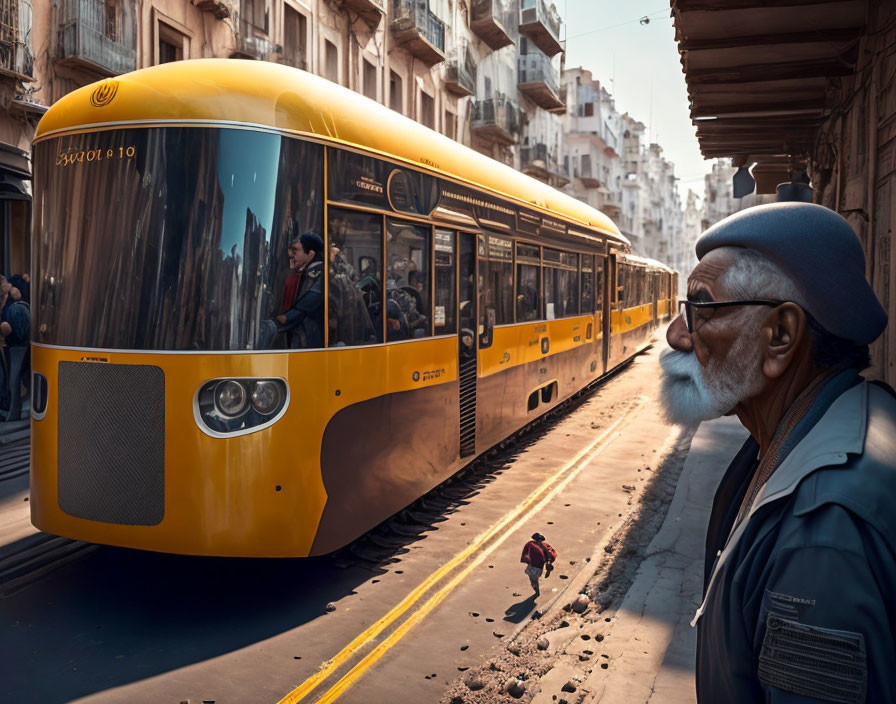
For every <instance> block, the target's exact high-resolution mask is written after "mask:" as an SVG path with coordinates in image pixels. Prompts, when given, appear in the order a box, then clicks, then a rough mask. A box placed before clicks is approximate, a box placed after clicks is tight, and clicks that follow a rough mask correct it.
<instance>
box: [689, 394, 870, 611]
mask: <svg viewBox="0 0 896 704" xmlns="http://www.w3.org/2000/svg"><path fill="white" fill-rule="evenodd" d="M867 425H868V383H867V382H863V383H860V384H857V385H855V386H853V387H852V388H850V389H847V390H846V391H844V392H843V393H842V394H840V396H838V397H837V399H836V400H835V401H834V402H833V403H832V404H831V405H830V407H829V408H828V410H827V412H826V413H825V414H824V415H823V416H822V417H821V418H820V419H819V421H818V422H817V423H816V424H815V426H814V427H813V428H812V429H811V430H810V431H809V432H808V433H807V434H806V437H804V438H803V439H802V440H801V441H800V442H799V443H798V444H797V446H796V447H794V448H793V450H792V451H791V452H790V454H789V455H787V457H786V458H785V460H784V461H783V462H782V463H781V465H780V466H779V467H778V468H777V469H776V470H775V471H774V473H773V474H772V476H771V477H769V480H768V481H767V482H766V483H765V485H764V486H763V487H762V489H760V490H759V493H758V494H757V495H756V500H755V501H754V502H753V507H752V508H751V509H750V513H749V514H748V515H747V517H746V518H745V519H744V520H742V521H741V522H740V523H737V524H735V526H734V528H733V529H732V533H731V535H730V536H729V537H728V542H727V543H726V545H725V549H724V550H722V551H721V553H720V554H719V557H718V559H717V560H716V564H715V567H714V568H713V571H712V574H711V575H710V577H709V582H708V584H707V587H706V594H704V597H703V603H702V604H701V605H700V608H699V609H697V613H696V614H695V615H694V619H693V620H692V621H691V626H692V627H693V626H696V625H697V621H698V620H699V619H700V617H701V616H702V615H703V611H704V610H705V608H706V604H707V602H708V601H709V595H710V592H712V589H713V585H714V583H715V581H716V577H717V576H718V573H719V571H720V570H721V568H722V566H723V565H724V564H725V563H726V562H727V561H728V558H729V557H730V556H731V553H732V552H734V548H735V547H736V546H737V544H738V542H739V541H740V538H741V537H742V536H743V534H744V532H745V529H746V526H747V524H748V523H749V522H750V519H751V518H752V517H753V515H754V514H755V513H756V511H758V510H759V509H760V508H761V507H762V506H765V505H766V504H770V503H772V502H773V501H777V500H779V499H782V498H785V497H787V496H790V495H791V494H792V493H793V492H794V491H796V488H797V487H798V486H799V484H800V482H801V481H803V479H805V478H806V477H808V476H809V475H810V474H812V472H814V471H815V470H817V469H819V468H820V467H834V466H838V465H842V464H845V463H846V460H847V455H848V454H850V453H852V454H860V453H861V452H862V451H863V450H864V448H865V431H866V429H867Z"/></svg>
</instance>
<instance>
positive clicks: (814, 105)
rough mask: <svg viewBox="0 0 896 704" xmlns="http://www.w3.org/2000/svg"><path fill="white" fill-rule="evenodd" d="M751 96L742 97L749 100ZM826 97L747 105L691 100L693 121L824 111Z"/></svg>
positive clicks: (746, 103) (750, 103)
mask: <svg viewBox="0 0 896 704" xmlns="http://www.w3.org/2000/svg"><path fill="white" fill-rule="evenodd" d="M749 97H750V96H749V95H745V96H742V98H745V99H747V100H749ZM825 103H826V97H825V96H823V95H822V96H821V97H819V98H813V99H812V100H796V101H780V102H772V101H761V102H759V101H756V102H753V101H749V102H745V103H725V102H721V101H707V102H706V103H698V102H697V101H696V100H691V119H693V118H695V117H715V116H719V115H725V114H729V115H730V114H732V113H737V114H740V115H742V114H745V113H746V114H749V113H759V112H772V111H774V112H776V113H782V112H805V111H807V110H818V111H821V110H823V109H824V107H825Z"/></svg>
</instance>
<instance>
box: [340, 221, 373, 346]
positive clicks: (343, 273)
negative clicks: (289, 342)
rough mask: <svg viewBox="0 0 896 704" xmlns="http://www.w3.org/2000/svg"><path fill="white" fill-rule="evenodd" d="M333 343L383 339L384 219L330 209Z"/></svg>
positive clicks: (349, 343) (347, 343) (341, 344)
mask: <svg viewBox="0 0 896 704" xmlns="http://www.w3.org/2000/svg"><path fill="white" fill-rule="evenodd" d="M328 228H329V237H330V257H329V261H330V266H329V272H328V276H329V296H328V298H329V321H328V324H329V333H330V346H331V347H343V346H346V345H368V344H372V343H376V342H382V341H383V325H382V313H381V311H382V305H383V286H382V267H381V262H382V258H383V253H382V249H383V229H382V228H383V219H382V216H380V215H372V214H369V213H359V212H354V211H351V210H342V209H340V208H332V207H331V208H330V209H329V222H328Z"/></svg>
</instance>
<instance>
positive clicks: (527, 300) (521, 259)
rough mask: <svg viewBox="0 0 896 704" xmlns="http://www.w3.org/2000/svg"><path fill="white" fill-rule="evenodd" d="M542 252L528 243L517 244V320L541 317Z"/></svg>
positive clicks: (521, 321)
mask: <svg viewBox="0 0 896 704" xmlns="http://www.w3.org/2000/svg"><path fill="white" fill-rule="evenodd" d="M540 289H541V252H540V250H539V248H538V247H533V246H531V245H528V244H518V245H517V246H516V320H517V322H518V323H524V322H526V321H529V320H538V319H539V318H540V317H541V312H540V310H539V308H540V307H539V301H540V300H541V296H540Z"/></svg>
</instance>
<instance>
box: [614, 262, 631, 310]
mask: <svg viewBox="0 0 896 704" xmlns="http://www.w3.org/2000/svg"><path fill="white" fill-rule="evenodd" d="M629 295H630V292H629V281H628V266H627V265H626V264H623V263H621V262H620V263H619V264H618V265H617V267H616V304H617V309H618V310H622V309H623V308H625V305H626V303H627V297H628V296H629Z"/></svg>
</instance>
